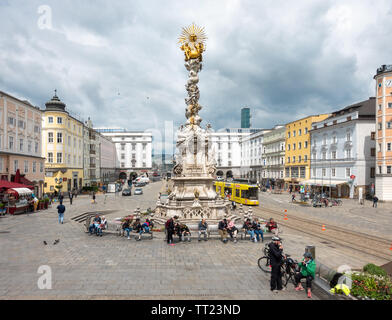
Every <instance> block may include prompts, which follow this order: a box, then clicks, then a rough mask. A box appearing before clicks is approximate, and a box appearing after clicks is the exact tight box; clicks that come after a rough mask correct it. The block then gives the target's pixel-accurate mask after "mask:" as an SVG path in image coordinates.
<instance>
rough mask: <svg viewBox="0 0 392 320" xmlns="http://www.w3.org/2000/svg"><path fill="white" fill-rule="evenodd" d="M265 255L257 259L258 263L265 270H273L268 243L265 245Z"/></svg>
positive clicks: (268, 271)
mask: <svg viewBox="0 0 392 320" xmlns="http://www.w3.org/2000/svg"><path fill="white" fill-rule="evenodd" d="M263 252H264V256H262V257H261V258H259V259H258V260H257V265H258V266H259V268H260V269H261V270H263V271H264V272H267V273H270V272H271V262H270V257H269V247H268V244H266V245H265V246H264V250H263Z"/></svg>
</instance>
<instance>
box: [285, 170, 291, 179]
mask: <svg viewBox="0 0 392 320" xmlns="http://www.w3.org/2000/svg"><path fill="white" fill-rule="evenodd" d="M285 170H286V178H289V177H290V168H286V169H285Z"/></svg>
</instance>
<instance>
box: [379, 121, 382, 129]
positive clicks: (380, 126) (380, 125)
mask: <svg viewBox="0 0 392 320" xmlns="http://www.w3.org/2000/svg"><path fill="white" fill-rule="evenodd" d="M381 129H382V124H381V122H379V123H378V130H381Z"/></svg>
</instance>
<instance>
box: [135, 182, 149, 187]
mask: <svg viewBox="0 0 392 320" xmlns="http://www.w3.org/2000/svg"><path fill="white" fill-rule="evenodd" d="M146 185H147V183H145V182H136V183H135V187H144V186H146Z"/></svg>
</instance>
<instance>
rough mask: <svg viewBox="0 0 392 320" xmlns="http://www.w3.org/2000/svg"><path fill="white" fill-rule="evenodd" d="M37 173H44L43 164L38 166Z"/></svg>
mask: <svg viewBox="0 0 392 320" xmlns="http://www.w3.org/2000/svg"><path fill="white" fill-rule="evenodd" d="M39 172H44V164H43V163H42V162H40V164H39Z"/></svg>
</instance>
